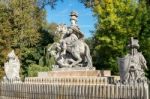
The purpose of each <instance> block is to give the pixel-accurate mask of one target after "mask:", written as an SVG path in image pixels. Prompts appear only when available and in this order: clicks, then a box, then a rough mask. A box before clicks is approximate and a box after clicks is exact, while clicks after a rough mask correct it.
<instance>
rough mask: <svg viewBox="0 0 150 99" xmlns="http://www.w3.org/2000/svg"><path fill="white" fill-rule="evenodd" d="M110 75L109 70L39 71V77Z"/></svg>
mask: <svg viewBox="0 0 150 99" xmlns="http://www.w3.org/2000/svg"><path fill="white" fill-rule="evenodd" d="M76 76H77V77H83V76H84V77H86V76H92V77H108V76H111V71H109V70H55V71H54V70H53V71H49V72H39V73H38V77H76Z"/></svg>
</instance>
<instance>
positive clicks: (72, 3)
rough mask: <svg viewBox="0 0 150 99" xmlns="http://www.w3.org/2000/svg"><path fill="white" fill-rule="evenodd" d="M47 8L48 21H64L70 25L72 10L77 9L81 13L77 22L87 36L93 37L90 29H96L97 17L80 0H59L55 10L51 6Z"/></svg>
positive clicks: (58, 22)
mask: <svg viewBox="0 0 150 99" xmlns="http://www.w3.org/2000/svg"><path fill="white" fill-rule="evenodd" d="M46 10H47V21H48V22H49V23H51V22H55V23H57V24H61V23H64V24H67V25H70V16H69V15H70V12H71V11H77V12H78V14H79V17H78V23H77V24H78V25H79V27H80V29H81V31H82V32H83V33H84V35H85V37H86V38H87V37H91V35H92V34H91V32H90V30H94V24H95V23H96V18H95V17H93V12H92V11H91V9H89V8H85V6H84V5H83V4H82V3H80V2H79V1H78V0H64V1H63V2H61V1H60V0H59V1H58V2H57V5H56V7H55V9H54V10H52V9H51V8H50V7H49V6H46Z"/></svg>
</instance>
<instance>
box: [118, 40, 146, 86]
mask: <svg viewBox="0 0 150 99" xmlns="http://www.w3.org/2000/svg"><path fill="white" fill-rule="evenodd" d="M127 47H128V49H129V52H128V54H127V55H126V56H125V57H123V58H119V59H118V64H119V69H120V78H121V81H122V82H126V83H131V82H138V81H142V82H143V81H146V77H145V73H144V69H147V66H146V60H145V58H144V56H143V55H142V53H141V52H138V49H139V47H140V46H139V44H138V40H137V39H134V38H133V37H131V39H130V42H129V44H128V46H127Z"/></svg>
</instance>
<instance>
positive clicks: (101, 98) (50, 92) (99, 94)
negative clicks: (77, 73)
mask: <svg viewBox="0 0 150 99" xmlns="http://www.w3.org/2000/svg"><path fill="white" fill-rule="evenodd" d="M148 94H149V93H148V87H147V86H146V85H144V84H139V85H132V86H131V85H121V84H120V85H110V84H104V85H103V84H93V85H92V84H89V85H87V84H86V85H85V84H65V83H63V84H58V83H57V84H54V83H50V84H48V83H39V84H38V83H30V82H28V83H22V82H13V83H11V82H10V83H3V82H2V83H1V84H0V99H148V98H147V97H148Z"/></svg>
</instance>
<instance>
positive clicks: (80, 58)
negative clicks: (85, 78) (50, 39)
mask: <svg viewBox="0 0 150 99" xmlns="http://www.w3.org/2000/svg"><path fill="white" fill-rule="evenodd" d="M70 16H71V23H72V24H71V26H70V27H66V25H58V27H57V30H56V32H57V33H61V34H62V36H61V39H60V42H58V43H57V44H56V43H54V44H53V45H52V47H55V48H56V49H59V50H55V51H54V52H55V55H54V53H53V55H54V56H55V57H56V58H55V59H56V62H57V64H58V65H59V66H58V67H75V66H79V67H92V60H91V56H90V50H89V47H88V45H87V44H86V43H85V42H84V40H83V37H84V35H83V34H82V32H81V31H80V29H79V27H78V26H77V24H76V21H77V14H76V13H75V12H72V13H71V15H70ZM56 45H57V46H56ZM48 51H51V48H49V49H48Z"/></svg>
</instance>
